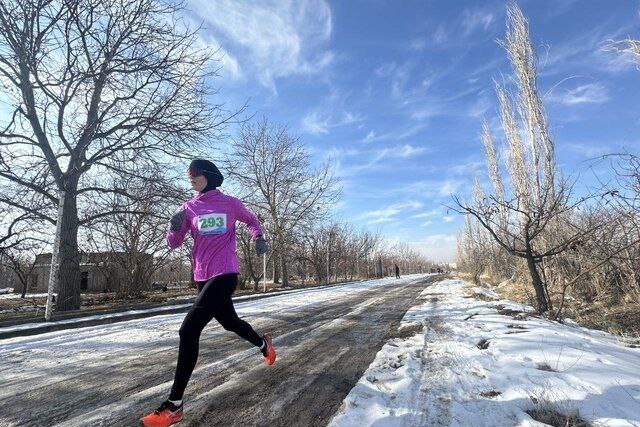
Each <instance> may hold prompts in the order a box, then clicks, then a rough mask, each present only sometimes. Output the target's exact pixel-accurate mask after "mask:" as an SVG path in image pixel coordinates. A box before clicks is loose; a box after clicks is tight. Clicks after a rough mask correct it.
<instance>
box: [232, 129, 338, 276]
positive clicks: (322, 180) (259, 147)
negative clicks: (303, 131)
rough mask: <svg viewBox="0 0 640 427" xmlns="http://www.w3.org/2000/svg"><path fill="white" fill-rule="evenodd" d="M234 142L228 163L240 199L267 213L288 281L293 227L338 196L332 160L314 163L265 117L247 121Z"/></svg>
mask: <svg viewBox="0 0 640 427" xmlns="http://www.w3.org/2000/svg"><path fill="white" fill-rule="evenodd" d="M232 148H233V151H232V152H231V153H230V154H229V155H228V156H227V157H226V158H225V161H224V165H225V166H224V168H225V169H226V173H227V175H228V176H229V177H230V178H232V179H234V180H235V181H236V182H237V183H238V184H239V185H240V187H241V189H242V191H244V194H243V195H242V199H243V200H244V201H245V202H246V203H247V204H248V205H249V206H251V207H252V208H253V209H254V210H255V211H257V213H260V214H261V215H263V216H264V217H266V218H267V220H268V222H269V227H270V229H271V230H273V234H272V236H273V240H274V242H273V243H274V245H273V246H274V249H275V252H276V253H275V254H274V255H273V256H274V257H276V258H278V259H279V260H280V267H281V274H282V286H285V287H286V286H288V268H287V264H288V261H289V257H290V253H289V252H290V248H289V245H290V244H291V243H292V237H293V235H294V232H295V230H296V228H297V227H298V226H299V225H301V224H303V223H305V222H312V221H317V220H319V219H320V218H321V217H322V216H323V215H324V214H325V213H326V211H327V208H328V207H329V206H330V205H331V204H332V203H333V201H335V200H336V198H337V196H338V192H337V190H336V189H335V179H334V177H333V176H332V174H331V171H330V168H329V166H328V165H326V164H325V165H321V166H319V167H313V166H312V163H311V157H310V155H309V153H308V152H307V150H306V149H305V148H304V146H303V144H302V143H301V141H300V139H299V138H298V137H295V136H292V135H291V134H290V132H289V131H288V130H287V128H286V127H284V126H274V125H270V124H269V123H268V122H267V120H266V119H263V120H262V121H261V122H259V123H255V124H251V123H247V124H245V125H243V127H242V129H241V131H240V135H239V137H238V138H237V139H235V140H234V141H233V142H232Z"/></svg>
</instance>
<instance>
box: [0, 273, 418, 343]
mask: <svg viewBox="0 0 640 427" xmlns="http://www.w3.org/2000/svg"><path fill="white" fill-rule="evenodd" d="M419 276H420V275H413V276H405V277H407V278H411V277H414V278H415V277H419ZM390 280H392V279H391V278H385V279H380V280H369V281H363V282H351V283H350V285H353V284H358V283H360V284H362V283H365V285H364V286H365V287H366V286H378V285H381V284H388V283H389V281H390ZM341 286H347V285H346V284H345V283H337V284H332V285H329V286H325V287H323V288H307V289H294V288H291V287H288V288H283V290H278V291H274V292H270V293H269V294H260V293H258V294H249V295H243V296H238V297H233V301H234V304H237V303H239V302H242V301H247V300H252V299H261V298H264V297H265V295H267V298H271V297H274V296H276V295H286V294H291V293H295V294H306V293H307V292H312V293H313V292H316V291H318V290H325V291H326V290H327V289H332V288H334V287H341ZM357 288H358V289H361V286H360V287H357ZM348 289H351V287H349V288H348ZM42 295H44V296H45V297H46V296H47V294H42ZM54 295H57V294H54ZM30 296H40V294H27V297H30ZM195 296H196V294H195V291H194V293H193V295H183V296H180V297H175V298H172V299H171V300H169V301H170V302H175V303H176V304H172V305H166V306H162V307H155V308H146V309H139V310H128V311H122V312H117V313H109V314H94V315H89V316H82V317H78V318H73V319H67V320H56V321H55V323H56V324H57V325H61V324H73V323H76V324H77V323H87V322H88V321H93V320H106V319H116V318H119V317H126V316H128V315H131V314H141V313H147V314H149V316H153V315H161V314H162V313H163V312H166V311H171V310H174V309H178V308H186V307H189V306H191V304H192V302H189V303H187V304H185V303H181V302H182V301H184V300H190V299H194V297H195ZM18 297H19V295H18ZM0 298H2V295H0ZM29 308H31V309H33V310H37V309H38V307H28V308H27V309H29ZM11 311H14V310H11ZM0 312H2V310H1V309H0ZM179 316H184V313H182V314H179ZM47 326H48V323H42V322H30V323H23V324H20V325H16V326H5V327H2V328H0V333H2V332H13V331H18V330H20V331H23V330H27V329H29V330H33V329H36V330H37V329H43V330H44V329H46V328H47Z"/></svg>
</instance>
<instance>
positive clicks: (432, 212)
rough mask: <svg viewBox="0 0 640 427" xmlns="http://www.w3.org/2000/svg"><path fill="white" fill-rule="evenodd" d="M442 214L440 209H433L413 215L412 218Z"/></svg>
mask: <svg viewBox="0 0 640 427" xmlns="http://www.w3.org/2000/svg"><path fill="white" fill-rule="evenodd" d="M439 214H440V209H432V210H430V211H429V212H423V213H420V214H417V215H412V216H411V218H433V217H436V216H438V215H439Z"/></svg>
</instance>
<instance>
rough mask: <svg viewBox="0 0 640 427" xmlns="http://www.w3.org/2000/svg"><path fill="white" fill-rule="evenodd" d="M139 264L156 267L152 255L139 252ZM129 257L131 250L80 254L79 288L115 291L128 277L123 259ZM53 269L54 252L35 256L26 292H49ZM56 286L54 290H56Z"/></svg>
mask: <svg viewBox="0 0 640 427" xmlns="http://www.w3.org/2000/svg"><path fill="white" fill-rule="evenodd" d="M138 256H139V257H140V261H138V265H140V264H142V267H143V268H145V266H147V267H146V268H148V269H149V270H150V269H151V268H153V255H150V254H145V253H142V254H138ZM127 258H129V259H130V255H129V254H125V253H123V252H90V253H83V254H81V255H80V292H86V293H96V292H116V291H118V290H119V289H120V283H121V282H123V281H125V278H126V277H127V275H128V274H129V273H128V272H127V271H126V270H125V268H126V267H125V265H124V263H123V259H127ZM50 272H51V254H50V253H45V254H40V255H38V256H37V257H36V262H35V266H34V268H33V271H32V272H31V275H30V276H29V282H28V287H27V292H31V293H39V292H47V288H48V286H49V274H50ZM150 285H151V284H150V283H144V284H142V283H141V284H140V286H141V288H143V289H144V288H148V287H150ZM57 291H58V290H57V289H54V292H57Z"/></svg>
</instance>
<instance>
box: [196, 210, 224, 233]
mask: <svg viewBox="0 0 640 427" xmlns="http://www.w3.org/2000/svg"><path fill="white" fill-rule="evenodd" d="M226 232H227V214H223V213H220V214H219V213H210V214H205V215H199V216H198V234H200V235H201V236H208V235H210V234H224V233H226Z"/></svg>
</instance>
